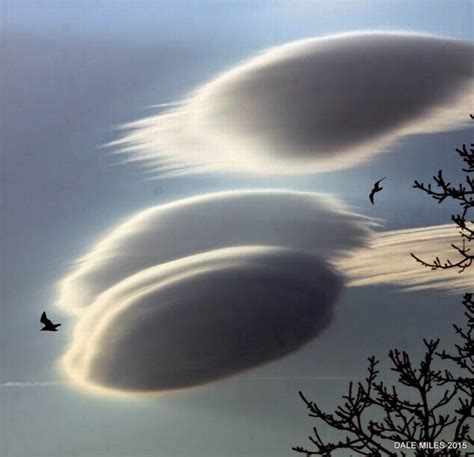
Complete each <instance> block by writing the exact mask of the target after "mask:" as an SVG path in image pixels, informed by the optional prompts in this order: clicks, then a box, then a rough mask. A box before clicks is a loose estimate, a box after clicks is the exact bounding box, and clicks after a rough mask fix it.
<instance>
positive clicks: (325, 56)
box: [115, 32, 474, 174]
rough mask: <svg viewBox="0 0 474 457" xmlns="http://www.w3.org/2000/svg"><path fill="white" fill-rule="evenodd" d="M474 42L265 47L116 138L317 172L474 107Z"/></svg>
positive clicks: (198, 163) (422, 39)
mask: <svg viewBox="0 0 474 457" xmlns="http://www.w3.org/2000/svg"><path fill="white" fill-rule="evenodd" d="M473 58H474V46H473V45H472V44H469V43H466V42H462V41H460V40H455V39H447V38H440V37H434V36H425V35H418V34H409V33H382V32H370V33H352V34H343V35H337V36H331V37H325V38H313V39H306V40H301V41H296V42H293V43H289V44H287V45H283V46H279V47H276V48H272V49H270V50H268V51H266V52H264V53H262V54H260V55H258V56H256V57H254V58H252V59H250V60H248V61H247V62H244V63H242V64H240V65H238V66H236V67H234V68H233V69H231V70H229V71H227V72H225V73H223V74H221V75H219V76H218V77H216V78H215V79H213V80H211V81H210V82H209V83H207V84H205V85H203V86H201V87H198V88H197V89H196V90H195V91H194V92H193V93H192V94H191V95H190V96H189V97H188V98H187V99H186V100H184V101H183V103H182V104H181V105H180V106H179V107H178V108H175V109H171V110H170V111H168V112H166V113H165V114H163V115H158V116H154V117H150V118H146V119H144V120H142V121H138V122H135V123H133V124H130V125H129V126H128V127H130V128H131V131H129V132H128V133H127V134H126V135H125V137H124V138H123V139H121V140H119V141H117V142H115V145H118V146H120V148H121V150H122V151H125V152H127V153H128V154H129V156H130V158H131V160H139V161H145V162H146V163H147V164H148V165H149V166H150V167H151V168H152V169H153V168H157V169H160V170H161V171H162V172H163V171H165V170H168V171H169V172H174V173H188V172H193V171H228V172H234V171H243V172H255V173H277V174H281V173H313V172H323V171H330V170H335V169H341V168H345V167H349V166H351V165H354V164H356V163H359V162H361V161H363V160H365V159H367V158H368V157H369V156H371V155H373V154H374V153H376V152H377V151H380V150H382V149H383V148H384V147H386V146H387V145H388V144H389V143H390V142H392V141H394V140H395V139H397V138H398V137H400V136H403V135H409V134H414V133H423V132H430V131H437V130H441V129H449V128H453V127H455V126H457V125H459V124H460V123H461V122H462V121H464V120H465V118H466V113H469V112H471V110H472V108H473V106H472V100H473V93H474V92H473V87H474V85H473V78H474V68H473V65H472V61H473Z"/></svg>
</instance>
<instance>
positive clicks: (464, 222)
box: [411, 114, 474, 273]
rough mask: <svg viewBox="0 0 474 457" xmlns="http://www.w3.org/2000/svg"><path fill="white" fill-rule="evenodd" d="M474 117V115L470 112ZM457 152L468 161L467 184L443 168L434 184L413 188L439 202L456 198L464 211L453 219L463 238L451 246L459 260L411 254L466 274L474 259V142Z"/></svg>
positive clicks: (434, 267) (433, 266) (435, 266)
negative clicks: (455, 180) (473, 211)
mask: <svg viewBox="0 0 474 457" xmlns="http://www.w3.org/2000/svg"><path fill="white" fill-rule="evenodd" d="M470 117H471V119H474V116H473V115H472V114H471V115H470ZM456 152H457V153H458V155H459V157H460V158H461V159H462V160H463V162H464V164H465V165H464V168H462V171H463V172H464V173H465V174H466V175H465V179H464V182H463V183H458V184H456V185H453V184H451V182H450V181H448V180H447V179H446V178H445V177H444V173H443V170H439V171H438V173H437V174H436V175H435V176H433V180H434V186H433V185H432V184H431V183H429V184H424V183H422V182H419V181H415V183H414V184H413V187H414V188H415V189H419V190H421V191H422V192H425V193H426V194H428V195H429V196H431V197H432V198H433V199H434V200H436V201H437V202H438V203H443V202H444V201H445V200H447V199H451V200H453V201H456V202H457V203H458V204H459V205H460V207H461V210H460V212H459V213H457V214H453V215H452V216H451V220H452V221H453V222H454V224H455V225H456V226H457V227H458V229H459V234H460V237H461V240H460V243H457V244H454V243H453V244H452V245H451V247H452V248H453V250H454V251H455V252H456V253H457V254H458V257H459V259H458V260H451V259H446V260H441V259H440V258H439V257H435V258H434V259H433V260H432V261H428V262H427V261H426V260H423V259H421V258H419V257H418V256H416V255H415V254H413V253H412V254H411V256H412V257H413V258H414V259H415V260H416V261H417V262H419V263H420V264H421V265H423V266H425V267H428V268H431V269H432V270H440V269H441V270H447V269H451V268H457V269H458V270H459V272H460V273H462V272H463V271H464V270H465V269H466V268H468V267H470V266H471V265H472V263H473V261H474V253H473V252H472V251H471V245H470V243H471V242H472V241H473V239H474V221H472V220H469V212H470V210H471V209H472V207H473V206H474V178H473V177H472V173H474V143H471V144H470V145H469V146H468V145H466V144H463V145H462V146H461V147H460V148H456Z"/></svg>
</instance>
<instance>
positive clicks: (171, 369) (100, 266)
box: [59, 191, 374, 393]
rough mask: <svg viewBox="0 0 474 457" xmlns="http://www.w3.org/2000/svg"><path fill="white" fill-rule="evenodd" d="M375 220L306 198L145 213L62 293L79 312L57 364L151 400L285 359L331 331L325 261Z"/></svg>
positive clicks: (217, 198) (187, 203)
mask: <svg viewBox="0 0 474 457" xmlns="http://www.w3.org/2000/svg"><path fill="white" fill-rule="evenodd" d="M373 225H374V223H373V222H372V221H371V220H370V219H368V218H365V217H363V216H359V215H356V214H353V213H351V212H349V211H347V210H345V209H344V208H342V207H341V206H339V205H338V204H337V202H335V201H334V200H332V199H329V198H327V197H323V196H321V195H317V194H313V193H307V192H290V191H245V192H221V193H216V194H208V195H203V196H199V197H194V198H190V199H185V200H182V201H178V202H174V203H171V204H166V205H161V206H157V207H154V208H150V209H148V210H146V211H143V212H141V213H139V214H137V215H136V216H134V217H132V218H131V219H130V220H129V221H128V222H126V223H125V224H122V225H121V226H119V227H117V228H116V229H114V230H112V232H111V233H110V234H109V235H108V236H107V237H105V238H104V239H103V240H102V241H100V242H99V243H98V244H97V245H96V246H95V247H94V248H93V249H92V250H91V251H90V252H89V253H88V254H87V255H86V256H84V257H83V258H82V259H81V260H80V261H79V262H78V264H77V265H76V266H75V267H74V269H73V270H72V272H70V274H69V275H68V276H67V277H66V278H65V279H64V280H63V281H62V282H61V284H60V297H59V302H60V304H61V305H62V306H63V307H64V308H65V309H67V310H70V311H73V312H75V313H76V314H77V318H78V320H77V324H76V328H75V330H74V335H73V341H72V344H71V346H70V347H69V349H68V351H67V353H66V354H65V356H64V357H63V361H62V366H63V368H64V369H65V371H66V373H67V374H68V375H69V377H70V378H71V379H72V380H73V381H74V382H76V383H79V384H81V385H83V386H85V387H92V388H94V387H95V388H103V389H106V390H108V391H110V390H112V391H114V392H128V393H131V392H160V391H164V390H173V389H181V388H185V387H192V386H196V385H200V384H203V383H207V382H211V381H215V380H218V379H221V378H223V377H227V376H230V375H233V374H236V373H239V372H241V371H243V370H246V369H249V368H253V367H257V366H259V365H262V364H264V363H268V362H270V361H272V360H276V359H278V358H280V357H283V356H285V355H287V354H289V353H291V352H293V351H295V350H296V349H298V348H299V347H301V346H302V345H304V344H305V343H307V342H308V341H309V340H311V339H312V338H315V337H317V336H318V335H319V334H320V332H321V331H322V330H323V329H324V328H325V327H326V326H327V325H328V324H329V322H330V320H331V316H332V309H333V306H334V303H335V302H336V299H337V296H338V294H339V291H340V289H341V286H342V280H341V277H340V276H339V274H338V273H337V272H336V271H335V270H334V269H333V266H332V262H333V261H334V260H335V259H342V258H348V257H349V256H350V254H351V252H352V251H353V250H354V249H361V248H363V247H364V246H366V245H367V244H368V242H369V240H370V237H371V233H372V232H371V227H372V226H373Z"/></svg>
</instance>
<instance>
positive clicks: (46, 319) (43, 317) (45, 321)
mask: <svg viewBox="0 0 474 457" xmlns="http://www.w3.org/2000/svg"><path fill="white" fill-rule="evenodd" d="M40 322H41V323H42V324H44V325H53V323H52V322H51V321H50V320H49V319H48V317H47V316H46V311H43V314H42V315H41V319H40Z"/></svg>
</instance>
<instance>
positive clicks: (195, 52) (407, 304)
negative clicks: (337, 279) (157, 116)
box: [0, 0, 474, 457]
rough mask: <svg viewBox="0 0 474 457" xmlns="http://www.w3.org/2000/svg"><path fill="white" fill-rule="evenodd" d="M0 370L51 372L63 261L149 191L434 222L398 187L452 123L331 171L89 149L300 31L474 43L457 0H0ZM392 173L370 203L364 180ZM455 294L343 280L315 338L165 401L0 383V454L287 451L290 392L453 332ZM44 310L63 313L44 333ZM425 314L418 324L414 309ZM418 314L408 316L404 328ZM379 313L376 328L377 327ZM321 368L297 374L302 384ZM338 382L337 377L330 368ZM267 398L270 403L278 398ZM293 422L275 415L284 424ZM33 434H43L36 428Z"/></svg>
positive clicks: (449, 162)
mask: <svg viewBox="0 0 474 457" xmlns="http://www.w3.org/2000/svg"><path fill="white" fill-rule="evenodd" d="M1 8H2V12H1V16H2V19H1V21H2V22H1V26H2V41H3V44H2V47H1V49H0V56H1V61H2V62H3V63H4V68H5V70H4V75H2V77H3V82H2V91H1V94H0V96H1V98H2V100H1V105H0V106H2V108H1V111H2V125H1V126H0V138H1V140H0V141H1V142H2V145H1V149H2V171H1V173H2V183H3V184H2V190H1V198H2V225H1V228H2V232H1V239H0V243H1V253H2V254H1V259H0V260H1V269H2V279H1V281H2V282H1V289H2V290H1V292H2V308H1V309H2V313H1V316H2V321H3V322H6V323H7V324H6V325H5V326H4V330H2V332H1V334H0V344H1V348H2V349H1V353H0V355H1V364H0V381H1V382H12V381H15V382H36V381H41V382H44V381H50V380H51V381H61V382H62V378H61V376H60V374H59V373H58V372H57V371H56V368H55V363H56V360H57V358H58V357H59V356H60V355H61V354H62V353H63V352H64V349H65V347H66V346H67V345H68V343H69V338H70V334H71V332H72V329H73V325H74V319H72V318H70V317H69V316H68V315H67V314H63V313H62V312H61V311H59V310H57V309H56V308H55V307H54V301H55V297H56V293H57V290H56V287H57V283H58V281H59V279H60V278H62V277H63V276H64V274H65V273H66V272H67V271H68V270H69V269H70V268H71V265H72V264H73V262H74V260H75V259H77V258H78V257H79V256H80V255H82V254H83V253H84V252H86V251H87V250H88V249H89V248H90V246H91V245H92V244H93V243H94V242H95V241H96V240H98V239H100V238H101V237H102V236H103V235H104V234H105V233H108V232H109V230H110V229H111V227H114V226H115V225H116V224H118V223H120V222H123V221H125V220H127V219H128V218H129V217H130V215H132V214H134V213H136V212H138V211H141V210H143V209H146V208H148V207H150V206H153V205H157V204H160V203H163V202H171V201H174V200H176V199H178V198H184V197H190V196H193V195H197V194H200V193H203V192H210V191H217V190H231V189H238V188H251V189H255V188H261V187H265V188H267V187H274V188H289V189H294V190H309V191H318V192H328V193H332V194H335V195H336V196H338V197H339V198H340V199H342V200H344V201H345V202H346V203H347V204H349V205H351V206H352V207H353V208H355V209H357V211H358V212H360V213H363V214H366V215H367V216H370V217H377V218H382V219H384V220H385V221H386V222H385V227H386V228H387V229H399V228H411V227H418V226H423V225H431V224H440V223H445V222H448V218H449V214H450V213H449V208H448V207H444V208H441V209H440V208H439V207H437V206H435V205H434V203H433V202H431V201H430V200H429V199H428V198H427V197H424V196H423V195H421V194H419V193H417V192H416V191H414V190H413V189H412V188H411V183H412V182H413V180H414V179H416V178H422V179H425V180H426V179H429V177H430V176H431V175H432V173H433V172H435V171H436V170H437V169H438V168H444V169H446V170H447V171H450V172H452V173H453V174H454V173H456V170H457V169H458V162H457V158H456V156H455V154H454V153H453V149H454V147H456V146H457V145H458V144H459V143H462V142H464V141H467V140H466V135H467V133H468V132H467V130H461V131H455V132H449V133H436V134H429V135H419V136H412V137H407V138H403V139H402V140H401V141H399V142H397V143H395V144H393V145H391V146H390V150H391V153H387V154H381V155H380V156H378V157H376V158H375V159H374V160H372V161H370V162H368V163H364V164H362V165H359V166H357V167H355V168H351V169H347V170H344V171H338V172H331V173H327V174H320V175H315V176H311V175H310V176H305V177H298V178H295V177H291V176H280V177H261V176H259V177H251V176H245V175H237V176H235V175H225V174H220V175H218V174H216V175H213V174H205V175H196V176H187V177H180V178H172V179H168V180H150V179H148V176H147V175H146V173H145V171H144V170H143V168H142V167H140V166H139V165H137V164H133V163H131V164H121V163H119V160H118V158H117V156H114V155H112V154H111V153H110V151H108V150H105V149H103V148H101V147H100V146H101V145H103V144H105V143H107V142H108V141H111V140H113V139H116V138H117V137H118V133H117V131H116V130H115V127H116V126H118V125H120V124H122V123H124V122H129V121H133V120H136V119H140V118H142V117H145V116H147V115H149V114H151V113H154V112H156V110H153V109H151V108H150V106H151V105H153V104H158V103H165V102H172V101H175V100H179V99H180V98H182V97H183V95H185V94H187V93H188V92H189V91H190V90H191V89H192V88H194V87H196V86H197V85H199V84H201V83H203V82H205V81H207V80H208V79H210V78H212V77H213V76H214V75H215V74H217V73H219V72H221V71H223V70H225V69H228V68H229V67H231V66H233V65H235V64H236V63H238V62H239V61H240V60H241V59H243V58H246V57H249V56H252V55H254V54H255V53H256V52H258V51H260V50H262V49H265V48H268V47H271V46H276V45H280V44H283V43H286V42H288V41H292V40H295V39H299V38H306V37H313V36H324V35H328V34H334V33H339V32H345V31H356V30H367V29H377V30H408V31H418V32H428V33H431V34H437V35H443V36H447V37H456V38H461V39H463V40H466V41H470V42H472V41H474V26H473V10H474V3H473V2H472V1H462V0H460V1H435V0H432V1H354V2H342V1H327V2H325V1H315V2H309V1H294V2H289V1H274V2H273V1H258V2H250V1H248V2H243V1H229V2H221V1H173V2H164V1H163V2H148V1H138V2H129V1H112V0H103V1H64V2H59V1H57V2H55V1H32V0H17V1H7V0H3V1H2V2H1ZM387 169H389V170H390V182H388V181H387V183H386V197H385V198H386V200H385V203H386V204H385V206H381V207H377V208H372V207H371V206H370V205H369V204H368V202H367V201H366V191H367V183H368V182H372V181H373V180H374V178H375V179H376V178H378V177H379V176H381V175H384V172H385V170H387ZM458 302H459V296H458V295H451V294H449V293H445V292H439V291H438V292H436V291H434V292H426V291H425V292H422V291H420V292H411V293H401V292H400V291H399V290H397V288H396V287H392V286H383V285H380V286H373V287H366V288H359V289H351V291H350V293H344V294H343V296H342V298H341V299H340V301H339V303H338V306H337V318H336V319H335V320H334V321H333V323H332V324H331V326H330V328H328V329H327V330H326V331H325V332H324V334H323V335H322V336H321V337H320V338H318V339H316V340H315V341H314V342H312V343H311V344H309V345H308V346H306V347H305V348H303V349H302V350H300V351H299V352H296V353H295V354H293V355H291V356H290V357H288V358H285V359H282V360H281V361H277V362H274V363H272V364H270V365H267V366H265V367H263V368H259V369H258V370H255V371H251V372H249V373H245V374H243V375H241V376H237V377H235V378H230V379H228V380H225V381H222V382H216V383H214V384H210V385H207V386H205V387H202V388H199V389H195V390H191V391H189V392H185V393H181V394H178V395H169V396H167V395H165V396H162V397H158V398H154V399H152V400H151V399H148V400H143V399H140V400H136V399H122V400H111V399H110V398H106V397H101V396H98V395H91V394H89V393H84V392H82V391H80V390H77V389H74V388H71V387H70V386H68V385H67V384H66V385H60V386H58V385H51V386H24V387H20V386H18V387H3V388H0V411H1V413H0V419H1V427H0V453H1V454H2V455H5V456H8V457H12V456H16V457H20V456H21V457H33V456H35V457H36V456H58V457H59V456H61V457H73V456H74V457H75V456H77V457H95V456H102V457H105V456H107V457H108V456H110V457H112V456H123V457H125V456H133V457H145V456H152V455H153V456H159V457H201V456H202V457H204V456H206V457H211V456H216V457H217V456H225V457H234V456H240V457H242V456H245V457H263V456H266V455H273V456H277V457H280V456H281V457H283V456H287V455H291V454H290V451H289V448H290V447H291V446H292V445H294V444H296V443H301V442H302V441H303V440H304V437H305V436H306V434H307V432H308V431H309V429H310V428H309V422H308V420H307V419H306V417H305V416H304V411H303V408H302V407H301V405H300V404H299V402H298V398H297V391H298V390H299V389H303V390H305V391H308V392H309V393H311V394H312V395H313V396H314V397H316V398H322V401H323V404H325V405H326V406H328V407H331V406H333V405H334V400H335V399H337V398H338V397H339V396H340V395H341V394H342V393H343V391H344V387H345V384H346V382H347V381H346V378H356V377H359V376H361V375H363V372H364V371H363V370H364V367H365V360H366V356H368V355H369V354H371V353H376V354H377V355H379V356H383V354H384V353H385V352H386V351H387V350H388V349H389V348H391V347H394V346H398V347H402V348H410V349H411V350H413V351H414V352H416V351H417V348H419V342H420V341H421V338H422V337H423V336H431V335H433V336H436V335H439V336H443V338H445V341H446V342H447V343H449V342H450V341H452V337H451V333H452V332H451V327H450V324H451V323H452V322H453V321H455V320H456V319H457V318H458V317H460V315H461V310H460V307H459V306H458ZM43 309H47V310H48V312H49V313H50V314H51V315H54V316H55V318H56V319H57V320H59V321H61V322H63V327H62V329H61V330H62V331H61V332H58V334H52V335H43V334H40V333H39V332H38V330H39V328H38V327H39V322H38V320H39V315H40V314H41V311H42V310H43ZM427 314H429V316H430V318H429V320H427V319H426V318H425V316H426V315H427ZM420 322H423V324H422V325H420ZM389 323H390V325H388V324H389ZM312 377H317V378H324V377H329V378H336V379H329V380H328V379H305V378H312ZM339 378H342V379H339ZM276 399H278V401H276ZM289 418H291V420H290V419H289ZM45 437H51V439H49V438H47V439H44V438H45Z"/></svg>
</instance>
